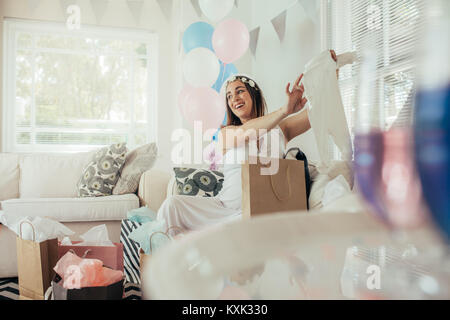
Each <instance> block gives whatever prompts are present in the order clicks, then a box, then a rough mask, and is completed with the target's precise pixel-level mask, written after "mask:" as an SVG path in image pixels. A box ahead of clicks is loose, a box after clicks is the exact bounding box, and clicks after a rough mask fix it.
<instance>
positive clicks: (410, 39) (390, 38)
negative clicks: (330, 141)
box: [323, 0, 425, 135]
mask: <svg viewBox="0 0 450 320" xmlns="http://www.w3.org/2000/svg"><path fill="white" fill-rule="evenodd" d="M325 3H326V5H325V7H326V10H324V11H325V15H326V17H325V21H326V27H325V30H323V37H324V38H325V40H326V43H327V46H328V47H329V48H333V49H335V50H336V52H337V53H343V52H347V51H354V50H356V51H357V52H360V48H361V44H362V41H363V37H364V35H365V34H367V33H369V32H370V33H372V34H373V35H374V37H375V39H376V42H377V48H378V61H377V88H376V89H377V92H378V95H377V96H378V97H377V98H378V99H377V100H378V104H379V105H381V106H382V112H381V114H380V117H381V123H382V124H384V126H385V128H386V129H388V128H390V127H392V126H404V125H408V124H410V123H411V121H412V101H413V96H414V85H415V61H414V59H415V58H416V52H417V40H418V34H419V31H420V28H421V26H422V25H423V17H422V13H423V10H424V7H425V1H424V0H339V1H334V0H327V1H325ZM359 70H360V63H358V62H356V63H354V64H353V65H348V66H345V67H343V68H342V69H341V71H340V79H339V80H340V81H339V84H340V88H341V94H342V100H343V103H344V107H345V112H346V116H347V121H348V124H349V127H350V132H351V133H352V135H353V131H354V126H355V114H354V113H355V108H356V107H357V99H356V98H357V94H356V93H357V90H358V78H359Z"/></svg>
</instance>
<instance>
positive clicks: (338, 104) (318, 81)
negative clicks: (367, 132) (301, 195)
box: [303, 50, 352, 171]
mask: <svg viewBox="0 0 450 320" xmlns="http://www.w3.org/2000/svg"><path fill="white" fill-rule="evenodd" d="M345 57H346V58H348V55H346V56H345ZM348 62H352V59H348ZM336 69H337V65H336V62H335V61H334V60H333V59H332V57H331V55H330V52H329V51H328V50H327V51H325V52H323V53H321V54H320V55H319V56H317V57H315V58H314V59H312V60H311V61H310V62H309V63H308V64H307V65H306V67H305V72H304V76H303V85H304V87H305V96H306V98H307V99H308V101H309V104H310V109H309V110H308V116H309V121H310V123H311V127H312V129H313V132H314V136H315V138H316V143H317V148H318V151H319V156H320V162H319V165H318V170H319V171H322V170H326V168H328V167H329V166H330V163H331V160H332V156H331V152H330V145H329V137H330V136H331V138H332V139H333V141H334V143H335V144H336V145H337V147H338V148H339V150H340V151H341V153H342V157H343V160H351V159H352V145H351V138H350V132H349V129H348V125H347V119H346V118H345V112H344V106H343V104H342V99H341V93H340V91H339V86H338V81H337V78H336ZM321 169H322V170H321Z"/></svg>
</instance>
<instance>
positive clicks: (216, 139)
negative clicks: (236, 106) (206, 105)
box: [213, 113, 228, 141]
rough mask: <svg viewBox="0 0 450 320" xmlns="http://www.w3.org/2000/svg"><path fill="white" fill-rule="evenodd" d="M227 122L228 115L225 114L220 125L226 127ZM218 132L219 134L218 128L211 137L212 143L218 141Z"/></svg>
mask: <svg viewBox="0 0 450 320" xmlns="http://www.w3.org/2000/svg"><path fill="white" fill-rule="evenodd" d="M227 120H228V115H227V114H226V113H225V118H224V119H223V122H222V125H223V126H226V125H227ZM219 132H220V128H219V129H217V131H216V133H215V134H214V136H213V141H219V137H218V135H219Z"/></svg>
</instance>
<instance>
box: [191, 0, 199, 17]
mask: <svg viewBox="0 0 450 320" xmlns="http://www.w3.org/2000/svg"><path fill="white" fill-rule="evenodd" d="M191 4H192V6H193V7H194V9H195V12H197V15H198V17H199V18H201V17H202V9H201V8H200V5H199V3H198V0H191Z"/></svg>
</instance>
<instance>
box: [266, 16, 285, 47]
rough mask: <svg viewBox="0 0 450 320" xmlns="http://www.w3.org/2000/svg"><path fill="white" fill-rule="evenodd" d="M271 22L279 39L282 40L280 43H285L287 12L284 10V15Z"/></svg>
mask: <svg viewBox="0 0 450 320" xmlns="http://www.w3.org/2000/svg"><path fill="white" fill-rule="evenodd" d="M270 21H271V22H272V25H273V28H274V29H275V31H276V32H277V34H278V39H280V42H283V39H284V35H285V33H286V10H283V12H282V13H280V14H279V15H278V16H276V17H275V18H273V19H272V20H270Z"/></svg>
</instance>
